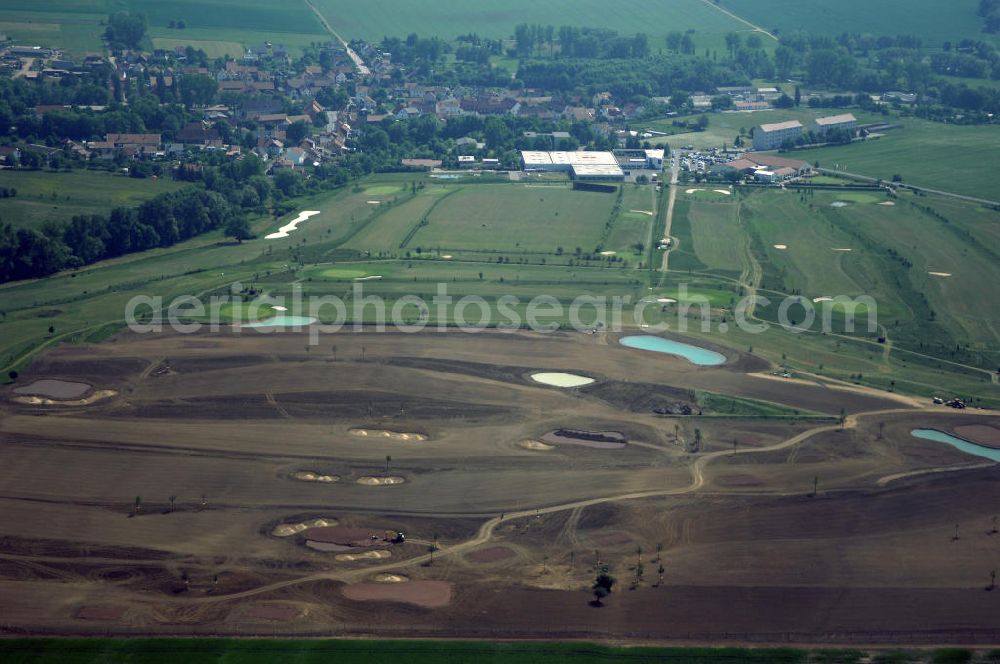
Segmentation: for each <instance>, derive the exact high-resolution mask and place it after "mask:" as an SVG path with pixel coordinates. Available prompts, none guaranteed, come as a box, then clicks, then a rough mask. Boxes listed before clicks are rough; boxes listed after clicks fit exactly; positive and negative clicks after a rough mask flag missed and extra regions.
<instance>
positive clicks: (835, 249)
mask: <svg viewBox="0 0 1000 664" xmlns="http://www.w3.org/2000/svg"><path fill="white" fill-rule="evenodd" d="M830 249H831V250H832V251H854V250H853V249H851V248H849V247H830Z"/></svg>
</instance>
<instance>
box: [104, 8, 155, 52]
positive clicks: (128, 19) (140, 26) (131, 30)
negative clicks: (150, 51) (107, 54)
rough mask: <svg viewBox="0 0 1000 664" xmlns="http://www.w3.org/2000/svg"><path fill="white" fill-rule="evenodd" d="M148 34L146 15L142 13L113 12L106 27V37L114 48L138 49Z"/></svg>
mask: <svg viewBox="0 0 1000 664" xmlns="http://www.w3.org/2000/svg"><path fill="white" fill-rule="evenodd" d="M145 36H146V17H145V16H143V15H142V14H126V13H118V14H112V15H111V16H109V17H108V25H107V27H106V28H105V29H104V39H105V40H107V42H108V45H109V46H110V47H111V48H112V49H117V50H121V49H126V48H129V49H138V48H139V47H140V46H141V45H142V40H143V37H145Z"/></svg>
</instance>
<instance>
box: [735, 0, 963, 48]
mask: <svg viewBox="0 0 1000 664" xmlns="http://www.w3.org/2000/svg"><path fill="white" fill-rule="evenodd" d="M724 4H725V7H726V8H727V9H729V10H730V11H732V12H733V13H735V14H737V15H738V16H740V17H741V18H745V19H747V20H749V21H751V22H753V23H756V24H758V25H760V27H762V28H764V29H765V30H771V31H778V32H782V31H784V32H791V31H796V30H801V31H803V32H810V33H815V34H827V35H830V36H836V35H839V34H841V33H842V32H856V33H861V34H865V33H869V34H871V33H877V34H897V35H917V36H919V37H922V38H923V40H924V43H925V44H927V45H932V46H940V45H941V43H942V42H944V41H952V42H956V41H959V40H961V39H963V38H965V37H970V36H973V35H976V36H977V38H981V37H982V35H981V32H982V28H983V23H982V19H981V18H980V17H979V16H977V15H976V10H977V9H978V7H979V2H978V0H949V1H948V2H947V3H942V2H939V1H938V0H881V1H880V2H877V3H872V2H869V1H867V0H843V1H841V2H821V3H805V2H799V1H798V0H769V1H768V2H760V1H759V0H726V2H725V3H724ZM890 17H891V18H890ZM875 25H877V26H878V27H877V29H876V28H875Z"/></svg>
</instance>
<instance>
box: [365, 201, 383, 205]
mask: <svg viewBox="0 0 1000 664" xmlns="http://www.w3.org/2000/svg"><path fill="white" fill-rule="evenodd" d="M381 204H382V201H368V205H381Z"/></svg>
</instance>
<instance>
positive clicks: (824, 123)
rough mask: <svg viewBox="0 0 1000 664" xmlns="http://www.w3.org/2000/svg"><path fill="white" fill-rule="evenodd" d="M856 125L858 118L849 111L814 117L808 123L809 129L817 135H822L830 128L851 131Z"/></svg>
mask: <svg viewBox="0 0 1000 664" xmlns="http://www.w3.org/2000/svg"><path fill="white" fill-rule="evenodd" d="M857 126H858V119H857V118H856V117H854V116H853V115H851V114H850V113H842V114H840V115H830V116H827V117H825V118H816V119H815V120H813V122H812V125H810V127H809V131H811V132H812V133H814V134H816V135H817V136H822V135H823V134H825V133H826V132H827V131H829V130H830V129H844V130H847V131H850V132H852V133H853V132H854V130H855V128H856V127H857Z"/></svg>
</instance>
